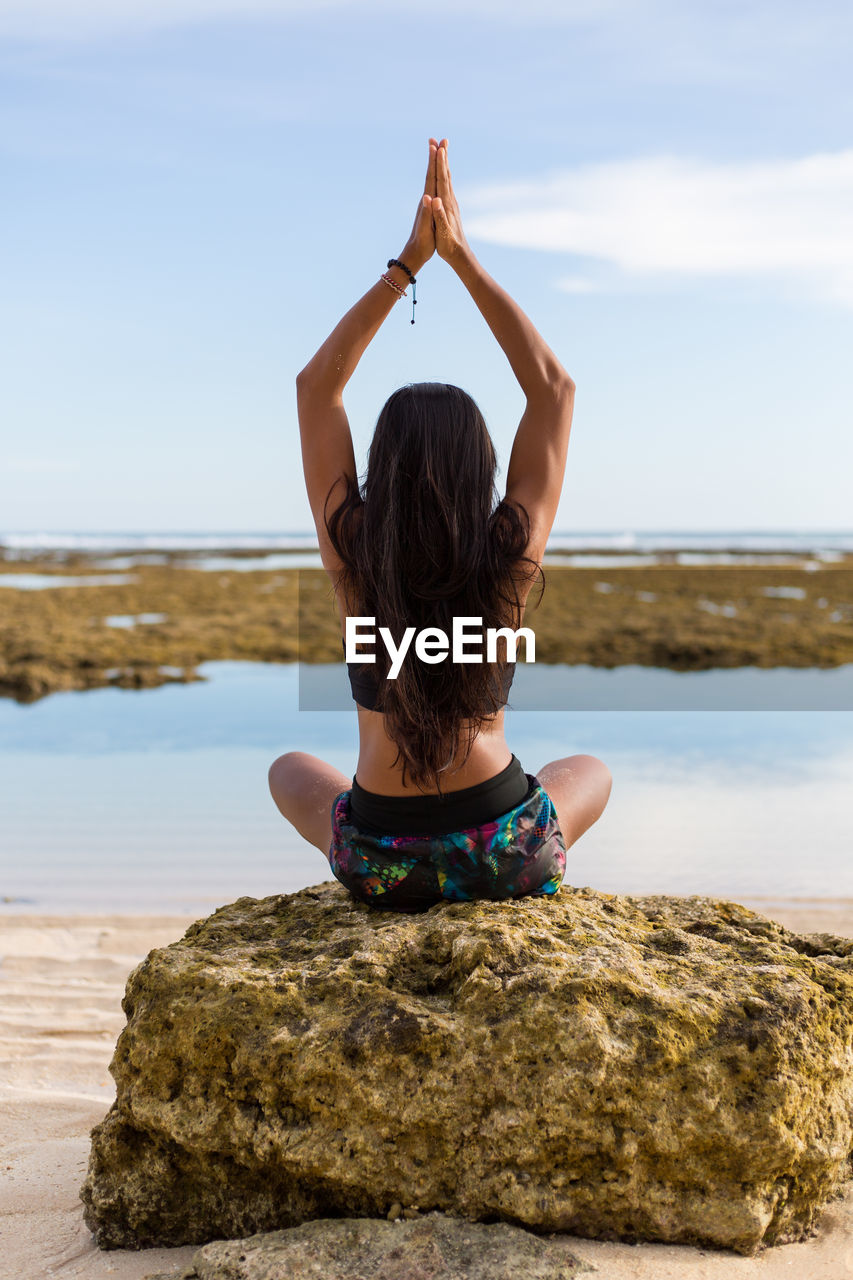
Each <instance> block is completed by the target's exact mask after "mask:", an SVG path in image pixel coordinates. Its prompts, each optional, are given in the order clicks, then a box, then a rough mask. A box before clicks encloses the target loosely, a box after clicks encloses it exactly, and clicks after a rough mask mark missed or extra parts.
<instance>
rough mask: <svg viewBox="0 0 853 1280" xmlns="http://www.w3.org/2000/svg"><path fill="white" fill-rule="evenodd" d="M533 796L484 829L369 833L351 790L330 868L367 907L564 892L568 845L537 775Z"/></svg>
mask: <svg viewBox="0 0 853 1280" xmlns="http://www.w3.org/2000/svg"><path fill="white" fill-rule="evenodd" d="M527 776H528V778H529V780H530V784H531V786H530V790H529V792H528V795H527V798H526V799H525V800H524V801H522V803H521V804H519V805H517V806H516V807H515V808H514V809H510V810H509V812H507V813H504V814H502V815H501V816H500V817H499V818H495V819H494V820H493V821H492V822H487V823H485V824H483V825H482V826H478V827H471V828H469V829H468V830H466V831H455V832H452V833H451V834H450V835H442V836H388V835H369V834H367V833H365V832H362V831H359V829H358V828H357V827H356V826H355V825H354V824H353V823H352V821H351V820H350V803H349V801H350V792H349V791H342V792H341V794H340V795H339V796H337V797H336V799H335V802H334V804H333V805H332V844H331V848H330V849H329V863H330V865H331V868H332V872H333V873H334V875H335V878H336V879H337V880H339V881H340V882H341V884H342V885H343V886H344V887H345V888H346V889H349V891H350V893H351V894H352V895H353V897H354V898H357V899H358V900H359V902H366V903H368V904H369V905H370V906H372V907H381V908H384V909H385V910H388V911H426V910H427V908H428V907H432V906H434V905H435V903H437V902H442V901H447V902H471V901H473V900H474V899H476V898H489V899H492V900H497V899H502V898H523V897H526V896H528V895H530V896H540V895H543V894H550V893H556V892H557V890H558V889H559V887H560V884H561V883H562V879H563V875H564V874H565V870H566V846H565V842H564V840H563V834H562V832H561V831H560V827H559V824H558V822H557V811H556V809H555V808H554V805H553V802H552V801H551V798H550V796H549V795H548V794H547V792H546V791H545V790H544V789H543V787H542V786H541V784H540V783H539V782H538V781H537V780H536V778H534V777H533V776H532V775H530V774H528V775H527Z"/></svg>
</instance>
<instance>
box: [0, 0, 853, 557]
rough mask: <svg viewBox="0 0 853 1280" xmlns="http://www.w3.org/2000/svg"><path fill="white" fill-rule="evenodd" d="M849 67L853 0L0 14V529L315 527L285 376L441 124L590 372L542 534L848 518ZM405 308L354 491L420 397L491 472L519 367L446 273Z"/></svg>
mask: <svg viewBox="0 0 853 1280" xmlns="http://www.w3.org/2000/svg"><path fill="white" fill-rule="evenodd" d="M851 54H853V7H851V6H850V5H848V4H847V3H846V0H814V2H813V3H811V4H810V5H809V6H805V5H803V4H801V3H799V2H797V3H795V2H794V0H766V2H764V0H526V2H525V3H524V4H518V3H517V0H512V2H510V0H488V2H487V0H431V3H430V4H429V5H428V6H426V5H417V4H415V5H411V6H405V7H404V6H400V5H398V4H393V5H392V4H391V3H390V0H375V2H373V3H347V2H346V0H0V172H2V178H0V184H2V197H0V244H2V254H3V259H4V261H3V266H2V276H1V277H0V278H2V289H0V341H2V346H3V352H4V356H5V359H4V362H3V363H4V373H3V378H2V381H0V424H1V426H0V429H2V451H1V452H0V530H3V531H11V530H16V531H68V530H78V531H83V530H85V531H105V532H106V531H128V532H130V531H172V532H178V531H187V532H189V531H194V530H228V531H247V532H248V531H272V530H281V531H299V530H310V529H311V527H312V526H311V516H310V510H309V507H308V502H307V498H306V495H305V491H304V485H303V480H302V472H301V463H300V451H299V433H298V425H297V420H296V402H295V385H294V384H295V377H296V374H297V372H298V371H299V369H300V368H301V367H302V366H303V365H304V364H305V363H306V362H307V361H308V360H309V359H310V357H311V356H312V355H313V353H314V351H315V350H316V348H317V347H318V346H320V344H321V343H322V342H323V340H324V339H325V338H326V336H327V335H328V333H329V332H330V330H331V329H332V328H333V327H334V325H335V324H336V323H337V321H338V320H339V319H340V317H341V316H342V315H343V314H344V312H346V311H347V310H348V309H349V307H350V306H351V305H352V304H353V303H354V302H355V301H356V300H357V299H358V298H359V297H360V296H361V295H362V294H363V293H364V292H365V291H366V290H367V289H368V288H370V287H371V285H372V284H373V283H374V281H375V280H376V279H377V277H378V276H379V274H380V273H381V272H382V271H383V270H384V269H385V263H386V262H387V260H388V258H389V257H392V256H398V255H399V254H400V253H401V252H402V248H403V246H404V244H405V242H406V239H407V237H408V233H409V230H410V228H411V225H412V221H413V219H414V215H415V210H416V207H417V203H418V200H419V196H420V193H421V192H422V190H423V182H424V175H425V169H426V158H427V140H428V138H429V136H430V135H432V136H434V137H439V138H440V137H444V136H446V137H447V138H448V139H449V145H450V160H451V169H452V173H453V180H454V185H455V188H456V192H457V196H458V199H459V203H460V208H461V212H462V218H463V224H464V226H465V228H466V232H467V235H468V238H469V241H470V243H471V246H472V248H473V249H474V252H475V253H476V254H477V256H478V258H479V259H480V261H481V263H482V264H483V266H484V267H485V268H486V270H487V271H489V272H490V273H491V274H492V275H493V276H494V277H495V279H496V280H498V282H499V283H500V284H501V285H503V287H504V288H506V289H507V290H508V291H509V292H510V293H511V294H512V296H513V297H514V298H515V299H516V300H517V301H518V302H519V304H520V305H521V306H522V307H523V308H524V310H525V311H526V312H527V314H528V315H529V316H530V318H531V319H532V321H533V322H534V324H535V325H536V326H537V328H538V329H539V331H540V332H541V333H542V335H543V337H544V338H545V340H546V341H547V342H548V343H549V345H550V346H551V347H552V348H553V349H554V351H555V352H556V353H557V355H558V356H559V358H560V360H561V361H562V363H563V364H564V366H565V367H566V369H567V370H568V371H569V373H570V374H571V376H572V378H573V379H574V381H575V383H576V386H577V391H576V401H575V414H574V423H573V427H572V436H571V440H570V445H569V454H568V464H567V469H566V479H565V484H564V489H563V497H562V501H561V504H560V508H559V510H558V513H557V518H556V521H555V530H561V531H573V530H578V531H603V530H616V531H619V530H634V529H636V530H682V529H691V530H714V529H739V530H764V529H767V530H772V529H795V530H804V529H839V528H845V529H846V528H850V527H851V526H853V503H851V499H850V479H849V477H850V476H851V474H853V414H851V407H850V404H851V396H850V390H849V385H848V384H849V376H848V374H849V369H850V352H851V350H853V80H851V77H850V76H849V66H850V61H851ZM417 294H418V306H417V323H416V324H415V325H414V326H412V325H411V324H410V323H409V321H410V319H411V305H410V301H407V302H403V303H400V304H399V305H398V306H397V307H395V308H394V309H393V310H392V311H391V313H390V315H389V317H388V319H387V320H386V321H385V324H384V325H383V327H382V329H381V330H380V332H379V334H378V335H377V337H376V338H375V339H374V341H373V342H372V344H371V346H370V347H369V348H368V351H367V352H366V353H365V356H364V357H363V359H362V361H361V364H360V365H359V368H358V369H357V371H356V373H355V375H354V376H353V378H352V380H351V381H350V383H349V385H348V387H347V390H346V392H345V396H344V400H345V405H346V407H347V411H348V414H349V418H350V423H351V427H352V432H353V439H354V443H355V450H356V459H357V463H358V466H359V468H360V469H363V467H364V465H365V462H366V454H367V447H368V444H369V441H370V436H371V432H372V429H373V426H374V424H375V421H376V417H377V415H378V412H379V410H380V408H381V406H382V404H383V403H384V401H385V399H386V398H387V396H388V395H389V394H390V393H391V392H392V391H393V390H394V389H395V388H396V387H398V386H400V385H402V384H403V383H406V382H413V381H428V380H439V381H444V382H453V383H457V384H458V385H460V386H463V387H464V388H465V389H466V390H468V391H469V392H470V393H471V394H472V395H473V396H474V398H475V399H476V400H477V402H478V403H479V405H480V407H481V408H482V410H483V412H484V415H485V417H486V421H487V423H488V425H489V428H490V430H491V432H492V435H493V438H494V440H495V444H496V448H497V451H498V456H499V459H500V462H501V466H502V468H505V466H506V463H507V460H508V457H509V450H510V447H511V443H512V437H513V433H514V430H515V428H516V426H517V424H518V420H519V418H520V416H521V413H522V411H523V408H524V399H523V396H522V394H521V392H520V389H519V388H518V386H517V384H516V383H515V380H514V378H513V376H512V373H511V370H510V369H509V366H508V364H507V362H506V359H505V357H504V356H503V354H502V352H501V351H500V349H499V347H498V346H497V344H496V343H495V341H494V339H493V338H492V336H491V334H490V333H489V331H488V329H487V328H486V325H485V322H484V321H483V320H482V318H481V317H480V315H479V313H478V311H477V309H476V307H475V306H474V304H473V302H472V301H471V299H470V298H469V297H468V295H467V294H466V293H465V291H464V289H463V287H462V286H461V285H460V283H459V281H458V280H457V279H456V277H455V276H454V274H453V272H452V271H451V270H450V268H449V267H448V266H447V265H446V264H445V263H444V262H442V261H441V260H440V259H439V258H438V257H435V258H433V259H432V260H431V261H430V262H429V263H428V264H427V265H426V267H425V268H424V269H423V271H422V273H421V274H420V276H419V279H418V291H417ZM502 475H503V472H502V474H501V476H499V481H498V483H499V488H501V491H502V486H501V481H502Z"/></svg>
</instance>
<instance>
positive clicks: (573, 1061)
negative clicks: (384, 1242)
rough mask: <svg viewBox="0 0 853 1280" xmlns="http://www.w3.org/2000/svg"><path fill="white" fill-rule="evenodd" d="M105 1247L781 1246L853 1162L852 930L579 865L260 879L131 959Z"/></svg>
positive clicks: (88, 1195) (107, 1152)
mask: <svg viewBox="0 0 853 1280" xmlns="http://www.w3.org/2000/svg"><path fill="white" fill-rule="evenodd" d="M123 1007H124V1010H125V1012H126V1014H127V1025H126V1027H125V1029H124V1030H123V1031H122V1033H121V1035H120V1037H119V1040H118V1043H117V1045H116V1051H115V1055H114V1058H113V1062H112V1065H111V1071H112V1073H113V1075H114V1077H115V1080H116V1084H117V1096H116V1101H115V1102H114V1104H113V1106H112V1107H111V1109H110V1111H109V1112H108V1114H107V1115H106V1117H105V1118H104V1120H103V1121H102V1122H101V1123H100V1124H99V1125H98V1126H97V1127H96V1128H95V1129H94V1130H93V1132H92V1148H91V1155H90V1161H89V1170H88V1175H87V1177H86V1181H85V1184H84V1186H83V1189H82V1192H81V1195H82V1198H83V1201H84V1204H85V1215H86V1221H87V1224H88V1225H89V1227H90V1228H91V1230H92V1231H93V1232H94V1233H95V1235H96V1238H97V1241H98V1244H99V1245H100V1246H101V1247H102V1248H119V1247H120V1248H144V1247H148V1246H154V1245H177V1244H191V1243H199V1244H201V1243H204V1242H206V1241H211V1240H216V1239H234V1238H237V1237H243V1236H248V1235H250V1234H253V1233H256V1232H266V1231H271V1230H274V1229H277V1228H285V1227H292V1226H296V1225H299V1224H300V1223H303V1222H307V1221H309V1220H312V1219H318V1218H380V1217H381V1218H384V1217H386V1216H387V1214H388V1212H389V1209H391V1207H392V1206H394V1205H395V1204H397V1205H399V1206H400V1207H401V1208H402V1209H403V1210H409V1211H412V1212H413V1211H415V1210H417V1211H419V1212H423V1213H427V1212H431V1211H439V1212H441V1213H444V1214H448V1215H451V1216H457V1217H462V1218H466V1219H471V1220H479V1221H482V1222H486V1223H488V1222H498V1221H502V1222H505V1223H509V1224H516V1225H519V1226H523V1227H527V1228H530V1229H532V1230H533V1231H534V1232H540V1233H547V1232H568V1233H572V1234H576V1235H581V1236H587V1237H595V1238H599V1239H609V1240H615V1239H622V1240H657V1241H668V1242H679V1243H686V1244H700V1245H706V1246H712V1247H717V1248H728V1249H734V1250H736V1251H738V1252H740V1253H744V1254H749V1253H752V1252H754V1251H755V1250H756V1249H757V1248H758V1247H759V1246H760V1245H761V1244H773V1243H783V1242H787V1241H794V1240H800V1239H803V1238H805V1237H806V1236H807V1235H808V1234H809V1233H810V1231H811V1230H812V1229H813V1226H814V1223H815V1221H816V1218H817V1215H818V1213H819V1211H820V1209H821V1207H822V1206H823V1205H824V1204H826V1203H827V1201H828V1200H829V1199H830V1198H831V1197H832V1196H833V1195H835V1194H836V1193H838V1191H839V1190H840V1189H841V1187H842V1184H843V1183H844V1181H845V1179H846V1178H848V1177H849V1176H850V1174H851V1167H850V1156H851V1149H853V941H850V940H848V939H843V938H838V937H833V936H830V935H826V934H823V935H807V936H805V935H798V934H795V933H792V932H790V931H789V930H787V929H785V928H784V927H783V926H782V925H780V924H778V923H776V922H774V921H772V920H769V919H767V918H765V917H763V916H760V915H757V914H756V913H755V912H753V911H751V910H749V909H748V908H746V907H743V906H740V905H738V904H737V903H733V902H726V901H718V900H715V899H711V898H704V897H695V896H694V897H689V898H671V897H658V896H654V897H645V898H638V897H625V896H616V895H611V894H606V893H601V892H597V891H595V890H592V889H573V888H571V887H569V886H566V885H564V886H563V888H562V889H561V890H560V892H559V893H558V894H557V895H555V896H554V897H553V898H550V899H536V898H526V899H521V900H518V901H514V902H513V901H510V902H474V903H455V904H450V903H444V904H441V905H439V906H437V907H434V908H432V909H431V910H430V911H428V912H425V913H423V914H421V915H417V916H406V915H403V916H401V915H397V914H395V913H390V912H380V911H376V910H373V909H372V908H369V907H366V906H364V905H362V904H359V903H356V902H355V901H354V900H353V899H351V898H350V897H349V895H348V894H347V893H346V891H345V890H344V889H343V888H342V887H341V886H340V885H338V884H337V883H327V884H321V885H318V886H315V887H313V888H310V889H304V890H302V891H301V892H299V893H295V894H288V895H276V896H273V897H269V898H264V899H262V900H257V899H254V898H241V899H239V900H238V901H237V902H234V903H232V904H230V905H228V906H224V907H221V908H220V909H219V910H218V911H216V912H214V913H213V915H211V916H209V917H208V918H207V919H204V920H199V921H197V922H196V923H195V924H193V925H192V926H191V927H190V928H189V929H188V930H187V932H186V934H185V935H184V937H183V938H181V939H180V940H179V941H177V942H174V943H172V944H171V945H170V946H168V947H163V948H160V949H157V950H154V951H151V952H150V953H149V955H148V956H147V958H146V959H145V960H144V961H143V962H142V963H141V964H140V965H138V966H137V967H136V969H134V971H133V972H132V973H131V975H130V977H129V979H128V983H127V991H126V994H125V998H124V1002H123Z"/></svg>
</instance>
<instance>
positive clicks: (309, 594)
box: [0, 552, 853, 702]
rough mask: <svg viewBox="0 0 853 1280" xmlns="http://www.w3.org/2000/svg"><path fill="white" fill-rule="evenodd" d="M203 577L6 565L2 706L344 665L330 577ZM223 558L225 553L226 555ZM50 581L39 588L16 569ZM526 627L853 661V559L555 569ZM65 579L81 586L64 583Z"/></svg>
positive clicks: (733, 655)
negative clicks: (280, 668) (252, 668)
mask: <svg viewBox="0 0 853 1280" xmlns="http://www.w3.org/2000/svg"><path fill="white" fill-rule="evenodd" d="M241 558H245V557H241V555H240V553H231V554H230V555H228V556H227V557H226V563H227V562H228V561H233V564H234V567H233V569H232V568H230V567H229V568H222V567H217V568H215V569H213V570H206V569H204V568H201V567H199V566H200V564H201V561H197V562H194V561H193V559H192V557H191V556H189V555H188V554H187V553H185V552H183V553H177V552H172V553H164V554H163V555H159V556H151V555H145V554H142V553H137V554H136V555H134V554H129V555H126V556H124V557H122V562H121V569H120V571H118V572H117V571H116V568H115V567H105V565H108V564H109V562H107V561H105V559H104V557H103V555H100V556H98V555H94V554H81V553H52V554H47V553H44V554H41V555H39V556H32V557H31V558H28V559H23V558H21V557H20V556H14V557H13V556H11V555H10V554H8V553H7V554H6V558H5V559H4V560H2V561H0V574H2V575H3V578H4V579H5V585H2V586H0V696H7V697H12V698H15V699H17V700H18V701H21V702H32V701H35V700H37V699H38V698H42V697H44V696H45V695H47V694H49V693H52V692H55V691H57V690H62V689H90V688H100V687H104V686H107V685H117V686H120V687H123V688H132V689H139V688H147V687H154V686H157V685H162V684H165V683H168V682H169V681H173V680H178V681H191V680H195V679H199V678H200V677H199V676H198V673H197V668H198V666H199V664H201V663H204V662H209V661H214V660H222V659H242V660H250V661H256V662H294V661H296V660H299V661H302V662H340V661H341V660H342V653H341V645H340V623H339V619H338V615H337V611H336V609H335V606H334V602H333V599H332V593H331V589H330V583H329V579H328V577H327V575H326V574H325V573H324V571H323V570H322V569H296V568H286V567H285V568H261V567H258V568H254V567H253V568H252V569H249V570H241V569H240V567H239V562H240V560H241ZM218 559H219V557H218ZM33 574H37V575H40V576H41V575H46V576H49V577H55V578H56V580H57V585H56V586H53V587H47V588H43V589H38V590H31V589H23V588H21V589H16V588H15V587H14V585H11V586H10V585H8V583H9V582H10V581H11V575H22V577H21V581H22V583H24V582H26V581H27V580H28V578H29V576H30V575H33ZM545 575H546V589H545V593H544V596H543V597H542V601H541V604H540V605H539V606H538V607H537V608H535V609H534V608H533V604H534V602H535V600H536V596H537V594H538V592H537V591H534V594H533V596H532V597H531V602H530V605H529V608H528V613H527V616H526V619H525V621H526V623H527V625H529V626H532V627H533V629H534V630H535V632H536V646H537V647H536V660H537V662H539V663H551V662H561V663H589V664H592V665H593V666H600V667H616V666H620V665H622V664H625V663H637V664H640V665H643V666H654V667H668V668H671V669H675V670H680V671H688V670H707V669H709V668H712V667H739V666H757V667H776V666H789V667H833V666H838V665H840V664H842V663H848V662H853V557H850V556H848V557H845V558H842V559H839V560H838V561H834V562H829V563H822V562H818V561H815V560H813V559H809V558H808V557H807V556H803V557H799V558H796V557H793V558H792V559H791V561H790V563H788V564H778V563H770V562H769V561H768V563H766V564H765V563H750V564H742V565H739V564H736V563H729V564H720V565H693V564H677V563H674V562H672V561H670V562H669V563H667V562H665V561H663V562H661V563H658V564H653V565H642V566H636V567H632V566H627V565H625V564H620V563H619V561H618V558H617V557H614V560H613V565H612V567H606V568H601V567H600V565H597V566H596V567H582V566H580V565H573V566H571V567H564V566H560V565H552V564H548V562H547V561H546V565H545ZM67 579H72V580H73V579H78V580H79V579H83V581H82V582H81V581H77V582H76V583H72V584H69V585H58V584H59V583H63V584H64V583H65V581H66V580H67Z"/></svg>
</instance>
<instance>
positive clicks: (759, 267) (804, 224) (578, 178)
mask: <svg viewBox="0 0 853 1280" xmlns="http://www.w3.org/2000/svg"><path fill="white" fill-rule="evenodd" d="M459 195H460V203H461V205H462V210H463V216H464V217H465V224H466V230H467V232H468V234H469V235H470V236H471V237H472V238H473V237H477V238H478V239H481V240H486V241H489V242H491V243H493V244H501V245H508V246H512V247H515V248H524V249H539V250H543V251H548V252H552V253H555V252H556V253H567V254H573V255H576V256H577V257H580V258H587V259H589V260H590V267H591V271H590V272H589V273H588V275H587V276H578V275H577V274H574V275H572V276H570V277H569V278H568V281H565V280H564V281H563V283H562V287H564V288H568V289H569V290H570V291H571V292H580V291H581V290H582V289H583V288H584V285H583V284H582V283H581V282H582V281H583V280H585V279H588V281H589V286H590V290H592V289H600V288H602V287H605V288H608V287H609V288H612V287H613V286H614V285H615V286H616V287H619V286H620V285H623V284H626V283H628V282H643V283H649V282H654V281H656V280H657V281H662V280H664V279H670V280H671V279H691V278H697V277H720V276H728V277H740V278H746V277H751V278H758V279H764V280H768V281H772V282H774V283H776V284H781V285H783V286H784V287H788V288H790V287H791V286H792V285H793V286H794V288H795V289H796V290H797V291H798V292H803V291H805V292H806V293H807V294H810V295H811V296H813V297H819V298H822V299H830V300H833V301H835V302H840V303H842V304H843V305H845V306H851V307H853V235H851V227H853V150H848V151H837V152H820V153H817V154H815V155H810V156H804V157H801V158H798V159H784V160H767V161H750V162H740V163H715V162H711V161H701V160H694V159H686V158H682V157H678V156H673V155H659V156H651V157H646V158H637V159H630V160H624V161H614V162H608V163H604V164H592V165H585V166H580V167H578V168H576V169H574V170H569V171H562V172H558V173H551V174H548V175H545V176H543V177H541V178H539V179H534V180H529V181H519V182H510V183H504V184H500V185H490V186H481V187H479V188H476V189H473V190H469V191H466V192H462V191H460V193H459Z"/></svg>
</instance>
